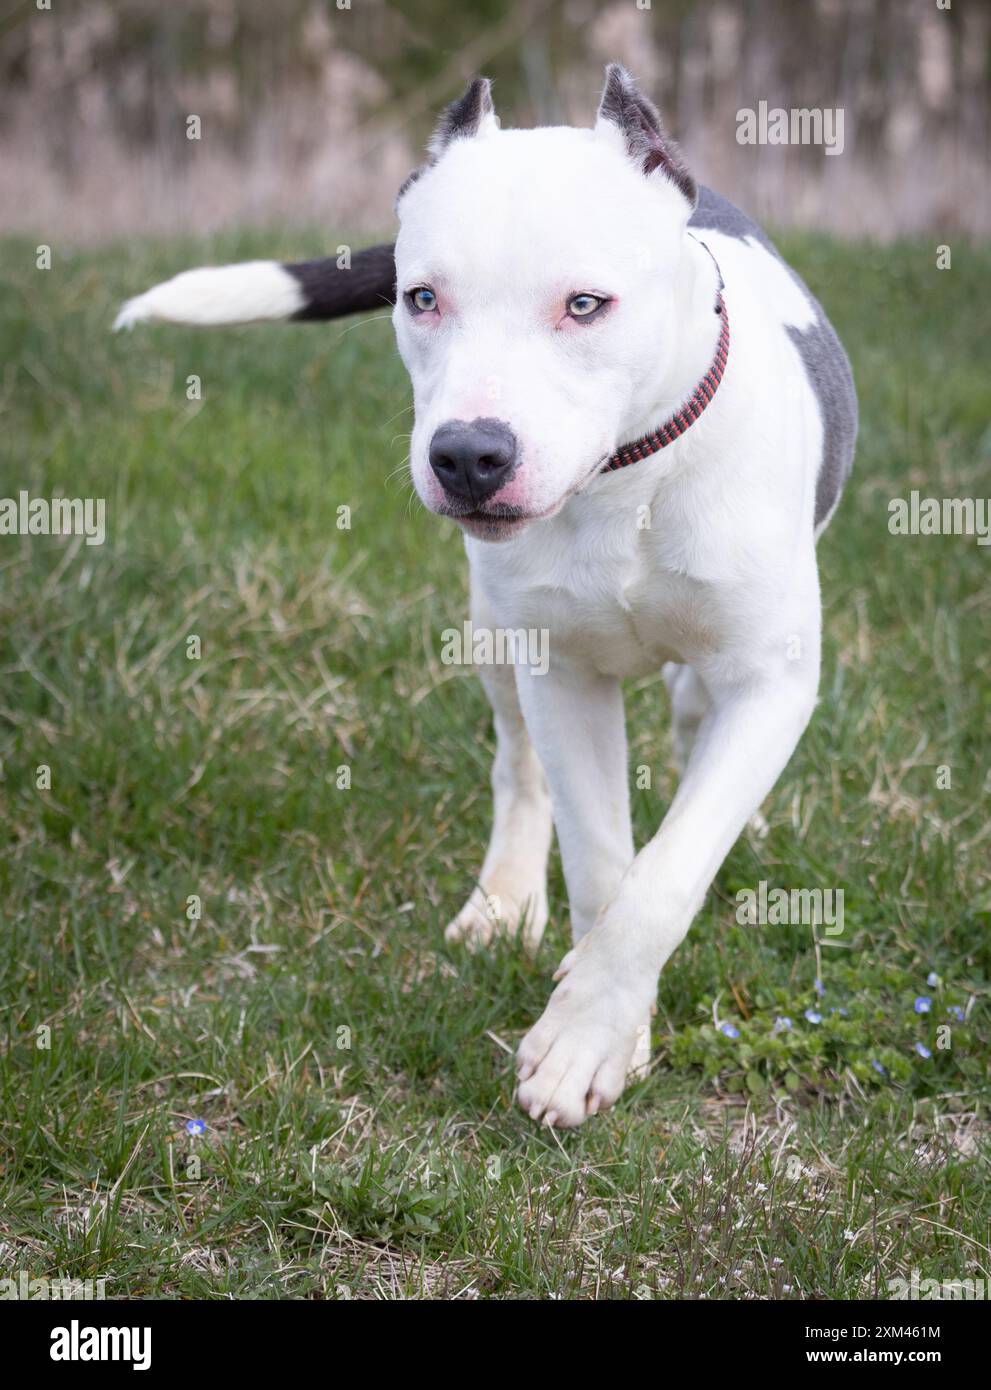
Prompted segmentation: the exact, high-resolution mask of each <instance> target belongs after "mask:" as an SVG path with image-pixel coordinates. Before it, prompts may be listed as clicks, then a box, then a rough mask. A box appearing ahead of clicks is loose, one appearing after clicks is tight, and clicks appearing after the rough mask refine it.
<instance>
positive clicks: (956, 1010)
mask: <svg viewBox="0 0 991 1390" xmlns="http://www.w3.org/2000/svg"><path fill="white" fill-rule="evenodd" d="M946 1012H947V1013H948V1014H949V1015H950V1017H951V1018H955V1019H956V1021H957V1022H958V1023H963V1021H964V1019H965V1018H966V1017H967V1015H966V1014H965V1013H964V1011H963V1009H961V1007H960V1005H959V1004H951V1005H950V1007H949V1008H948V1009H947V1011H946Z"/></svg>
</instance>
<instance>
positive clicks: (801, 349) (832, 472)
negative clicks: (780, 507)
mask: <svg viewBox="0 0 991 1390" xmlns="http://www.w3.org/2000/svg"><path fill="white" fill-rule="evenodd" d="M688 225H689V226H690V227H696V228H698V229H699V231H705V229H706V228H711V229H712V230H713V231H716V232H722V233H723V235H724V236H731V237H736V238H737V239H738V240H740V241H745V240H746V239H747V238H748V237H752V238H753V239H754V240H755V241H756V242H758V243H759V244H760V245H761V246H763V247H764V249H765V250H767V251H769V252H770V253H771V255H772V256H775V257H776V258H777V259H778V260H779V261H781V264H782V265H783V266H785V268H786V269H787V271H788V273H789V275H790V276H791V277H792V279H793V280H794V281H795V283H796V284H797V285H798V286H799V287H800V288H801V290H802V293H803V294H804V295H805V297H806V299H807V300H808V301H809V304H810V305H811V306H812V309H813V311H814V312H815V316H816V322H815V324H814V325H813V327H812V328H807V329H797V328H790V327H789V328H786V329H785V331H786V333H787V334H788V336H789V338H791V340H792V342H793V343H794V344H795V347H796V348H797V349H798V354H799V356H800V357H801V359H802V364H803V366H804V367H805V372H806V375H807V376H808V379H809V385H810V386H811V387H812V390H813V391H814V392H815V396H816V400H817V401H818V403H819V412H820V414H821V416H822V459H821V460H820V463H819V472H818V474H817V476H816V507H815V524H816V527H817V528H818V527H820V526H822V525H823V523H824V522H825V521H827V520H828V518H829V516H830V513H831V512H832V510H833V508H834V507H835V506H836V504H837V502H838V501H839V499H840V493H841V492H842V490H843V485H844V483H845V482H846V480H847V478H848V477H849V476H850V470H851V468H852V467H853V453H854V446H855V444H856V442H857V393H856V391H855V389H854V384H853V373H852V371H851V370H850V361H849V359H848V357H847V355H846V353H845V352H844V350H843V344H842V343H841V342H840V340H839V338H838V337H837V336H836V332H835V330H834V328H833V326H832V324H831V323H830V322H829V320H828V319H827V318H826V315H825V314H824V313H823V309H822V305H821V304H820V303H819V301H818V300H817V299H816V298H815V296H814V295H813V294H812V293H811V292H810V291H809V288H808V286H807V285H806V284H805V282H804V281H803V280H802V278H801V276H799V275H796V274H795V272H794V270H792V268H791V266H790V265H788V263H787V262H786V261H784V260H782V258H781V256H780V255H779V254H778V251H777V249H776V248H775V246H774V245H773V243H772V242H770V241H769V240H768V238H767V237H766V236H765V235H764V233H763V232H762V231H761V229H760V227H758V226H757V224H756V222H752V221H751V220H750V218H749V217H747V215H746V213H743V212H741V211H740V209H739V208H738V207H734V205H733V204H732V203H731V202H730V201H729V199H728V198H724V197H723V196H722V194H720V193H714V192H713V191H712V189H711V188H706V187H705V186H704V185H700V186H699V203H698V207H697V208H696V209H695V212H694V213H693V214H692V217H691V220H690V221H689V224H688Z"/></svg>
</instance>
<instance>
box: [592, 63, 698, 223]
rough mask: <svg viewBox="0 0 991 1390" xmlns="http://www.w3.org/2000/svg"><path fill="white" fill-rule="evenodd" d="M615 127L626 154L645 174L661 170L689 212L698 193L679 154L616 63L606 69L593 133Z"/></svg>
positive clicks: (652, 108)
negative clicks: (686, 202)
mask: <svg viewBox="0 0 991 1390" xmlns="http://www.w3.org/2000/svg"><path fill="white" fill-rule="evenodd" d="M604 126H605V127H615V129H617V130H618V131H619V132H620V134H621V135H622V137H623V139H624V140H625V142H626V152H627V154H628V155H629V157H630V158H631V159H633V160H635V161H636V163H637V164H639V166H640V168H641V169H642V170H643V172H644V173H645V174H652V173H653V172H654V170H655V169H660V170H661V171H662V172H663V173H664V174H666V175H667V177H668V178H669V179H670V180H671V182H672V183H673V184H675V186H676V187H677V188H679V189H680V190H681V192H682V193H683V194H684V195H685V197H686V198H687V199H688V201H689V203H690V204H691V206H692V208H694V207H695V206H696V204H697V203H698V200H699V190H698V185H697V184H696V182H695V180H694V178H692V175H691V173H690V172H689V169H688V166H687V164H686V163H685V161H684V159H683V158H682V154H681V151H680V150H679V148H678V146H677V145H676V144H675V142H674V141H673V140H672V139H671V137H670V135H668V133H667V131H666V130H665V129H664V122H663V121H662V120H661V116H660V112H659V111H658V110H657V107H656V106H655V105H654V103H653V102H652V101H648V100H647V98H646V97H645V96H642V95H641V94H640V92H638V91H637V84H636V83H635V82H634V80H633V78H632V77H631V76H630V74H629V73H628V72H627V71H626V69H625V68H624V67H622V66H621V65H620V64H619V63H610V64H609V66H608V67H607V68H606V85H605V87H604V88H603V91H602V100H601V101H600V102H599V114H598V118H597V120H596V123H595V128H596V130H600V129H602V128H603V127H604Z"/></svg>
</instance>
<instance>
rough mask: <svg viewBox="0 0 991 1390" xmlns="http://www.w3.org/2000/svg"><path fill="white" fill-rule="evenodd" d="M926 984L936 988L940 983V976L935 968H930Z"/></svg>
mask: <svg viewBox="0 0 991 1390" xmlns="http://www.w3.org/2000/svg"><path fill="white" fill-rule="evenodd" d="M926 984H927V985H928V986H929V988H930V989H935V988H936V986H937V985H938V984H939V976H938V975H937V974H936V972H935V970H930V972H929V974H928V975H927V976H926Z"/></svg>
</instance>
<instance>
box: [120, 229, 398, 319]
mask: <svg viewBox="0 0 991 1390" xmlns="http://www.w3.org/2000/svg"><path fill="white" fill-rule="evenodd" d="M393 252H394V248H393V247H392V246H391V245H389V246H370V247H368V249H367V250H365V251H356V252H355V253H354V254H353V255H352V256H351V258H350V265H348V266H347V267H343V266H341V265H340V264H339V263H338V260H336V259H335V258H333V257H327V258H326V259H323V260H318V261H301V262H299V263H297V264H295V265H280V263H279V262H278V261H242V262H241V263H240V264H238V265H217V266H201V267H200V268H199V269H198V270H184V271H183V272H182V274H181V275H176V276H174V277H173V278H172V279H171V280H165V281H163V282H162V284H160V285H154V286H153V287H152V288H151V289H150V290H146V291H145V292H144V294H139V295H137V296H136V297H135V298H134V299H129V300H128V301H127V303H126V304H125V305H124V306H123V307H122V308H121V311H120V313H119V314H118V315H117V318H116V320H115V321H114V328H115V329H118V328H133V327H134V325H135V324H136V323H190V324H196V325H197V326H199V327H211V326H216V325H219V324H232V323H271V322H275V321H279V320H286V319H338V318H343V317H344V316H345V315H347V314H359V313H361V312H362V311H363V310H365V309H381V308H383V307H384V306H385V305H389V304H393V303H395V298H396V264H395V257H394V254H393Z"/></svg>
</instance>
